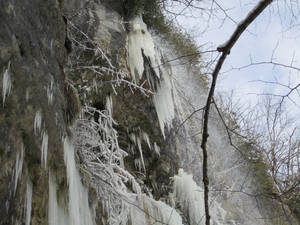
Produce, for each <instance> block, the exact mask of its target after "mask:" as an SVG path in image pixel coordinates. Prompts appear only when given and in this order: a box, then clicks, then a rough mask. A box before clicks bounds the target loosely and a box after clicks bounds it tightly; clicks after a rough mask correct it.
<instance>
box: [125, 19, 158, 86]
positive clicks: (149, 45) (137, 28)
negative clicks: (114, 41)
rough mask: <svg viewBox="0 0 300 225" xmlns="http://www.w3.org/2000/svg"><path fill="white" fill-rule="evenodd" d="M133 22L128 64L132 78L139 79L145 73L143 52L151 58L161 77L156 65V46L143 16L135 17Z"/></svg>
mask: <svg viewBox="0 0 300 225" xmlns="http://www.w3.org/2000/svg"><path fill="white" fill-rule="evenodd" d="M131 24H132V30H131V32H130V33H129V35H128V64H129V68H130V71H131V75H132V78H133V79H136V78H138V80H139V79H141V77H142V75H143V72H144V58H143V55H142V52H143V53H144V55H145V56H147V57H148V58H149V59H150V63H151V65H152V67H153V68H154V70H155V73H156V75H157V76H158V77H159V70H158V66H157V65H154V63H155V62H156V60H155V58H156V55H155V46H154V42H153V39H152V37H151V35H150V33H149V32H148V30H147V26H146V24H145V23H144V22H143V20H142V18H141V16H137V17H136V18H134V19H133V20H132V21H131ZM136 73H137V74H136ZM136 75H137V77H136Z"/></svg>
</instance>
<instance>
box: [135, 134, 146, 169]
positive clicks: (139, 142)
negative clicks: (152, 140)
mask: <svg viewBox="0 0 300 225" xmlns="http://www.w3.org/2000/svg"><path fill="white" fill-rule="evenodd" d="M137 146H138V149H139V152H140V160H141V163H142V166H143V169H144V172H146V167H145V162H144V156H143V150H142V144H141V138H140V137H137Z"/></svg>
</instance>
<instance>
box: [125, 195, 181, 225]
mask: <svg viewBox="0 0 300 225" xmlns="http://www.w3.org/2000/svg"><path fill="white" fill-rule="evenodd" d="M131 201H132V202H131V204H130V205H131V209H130V217H129V222H130V223H129V224H132V225H150V224H168V225H183V223H182V218H181V216H180V215H179V214H178V212H177V211H176V210H175V209H174V208H172V207H170V206H168V205H167V204H166V203H164V202H161V201H156V200H154V199H152V198H150V197H148V196H146V195H142V196H140V198H139V199H138V200H137V199H136V200H135V201H134V199H132V200H131Z"/></svg>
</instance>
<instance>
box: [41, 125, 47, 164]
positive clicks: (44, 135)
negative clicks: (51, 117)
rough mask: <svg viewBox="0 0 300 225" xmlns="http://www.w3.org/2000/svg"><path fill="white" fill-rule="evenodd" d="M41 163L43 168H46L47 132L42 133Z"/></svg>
mask: <svg viewBox="0 0 300 225" xmlns="http://www.w3.org/2000/svg"><path fill="white" fill-rule="evenodd" d="M41 152H42V153H41V162H42V165H44V168H46V167H47V154H48V133H47V131H44V132H43V140H42V147H41Z"/></svg>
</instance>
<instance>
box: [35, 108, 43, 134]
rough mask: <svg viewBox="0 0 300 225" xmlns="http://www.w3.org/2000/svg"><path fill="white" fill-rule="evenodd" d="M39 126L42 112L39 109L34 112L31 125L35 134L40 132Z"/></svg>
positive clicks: (40, 125)
mask: <svg viewBox="0 0 300 225" xmlns="http://www.w3.org/2000/svg"><path fill="white" fill-rule="evenodd" d="M41 127H42V112H41V110H38V111H37V112H36V113H35V117H34V125H33V130H34V134H35V135H38V133H39V132H41Z"/></svg>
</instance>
